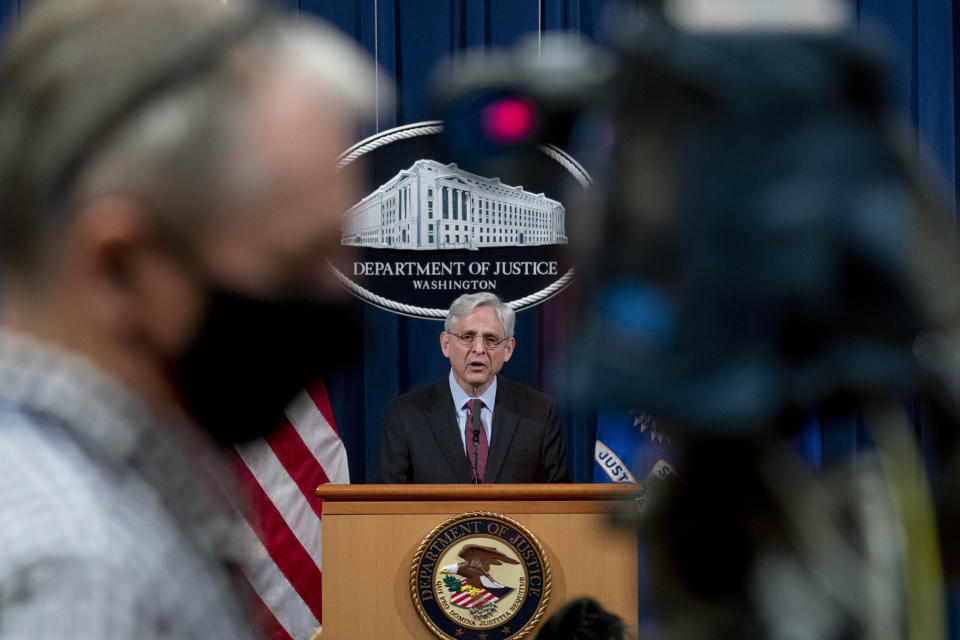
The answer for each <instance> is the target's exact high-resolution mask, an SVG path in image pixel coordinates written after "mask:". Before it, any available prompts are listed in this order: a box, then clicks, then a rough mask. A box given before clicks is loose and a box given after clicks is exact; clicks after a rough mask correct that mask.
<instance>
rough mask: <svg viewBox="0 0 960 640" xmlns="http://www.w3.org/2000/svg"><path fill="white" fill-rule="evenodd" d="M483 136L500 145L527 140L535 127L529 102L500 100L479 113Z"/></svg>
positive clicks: (531, 106) (512, 98)
mask: <svg viewBox="0 0 960 640" xmlns="http://www.w3.org/2000/svg"><path fill="white" fill-rule="evenodd" d="M481 122H482V126H483V133H484V135H485V136H486V137H487V138H489V139H490V140H492V141H494V142H497V143H501V144H515V143H517V142H522V141H524V140H526V139H527V138H529V137H530V136H531V135H532V134H533V131H534V129H535V127H536V124H537V118H536V111H535V110H534V108H533V105H532V104H531V103H530V101H529V100H523V99H522V98H514V97H510V98H502V99H500V100H497V101H496V102H493V103H491V104H488V105H487V106H485V107H484V108H483V111H482V112H481Z"/></svg>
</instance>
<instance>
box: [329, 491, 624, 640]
mask: <svg viewBox="0 0 960 640" xmlns="http://www.w3.org/2000/svg"><path fill="white" fill-rule="evenodd" d="M632 489H633V490H634V491H635V487H633V488H632ZM317 494H318V495H319V496H321V497H322V498H323V499H324V503H323V549H322V550H321V553H322V560H323V634H322V638H323V640H365V639H368V638H369V639H371V640H372V639H380V638H384V639H391V640H393V639H397V640H403V639H415V640H426V639H429V638H434V637H435V636H434V635H433V634H432V633H431V632H430V631H429V630H428V629H427V627H426V626H425V625H424V623H423V621H422V620H421V619H420V616H419V615H418V614H417V612H416V610H415V609H414V606H413V602H412V601H411V598H410V568H411V563H412V562H413V556H414V554H415V553H416V551H417V548H418V547H419V545H420V542H421V541H422V540H423V538H424V537H425V536H426V535H427V534H428V533H429V532H430V531H431V530H432V529H433V528H434V527H436V526H437V525H438V524H440V523H441V522H443V521H444V520H445V519H447V518H448V517H450V516H453V515H457V514H461V513H468V512H471V511H491V512H495V513H500V514H503V515H505V516H507V517H509V518H512V519H514V520H516V521H518V522H519V523H520V524H522V525H524V526H525V527H527V528H528V529H529V530H530V531H531V533H533V534H534V535H535V536H536V537H537V538H538V539H539V540H540V543H541V544H542V545H543V547H544V551H545V552H546V554H547V559H548V560H549V562H550V569H551V572H552V581H553V584H552V594H551V596H550V604H549V607H548V609H547V611H546V613H545V614H544V619H545V618H546V617H548V616H549V615H550V614H551V613H553V612H554V611H555V610H556V609H557V608H558V607H559V606H561V605H562V604H563V603H565V602H567V601H569V600H570V599H572V598H575V597H578V596H583V595H589V596H591V597H593V598H594V599H596V600H598V601H599V602H600V603H601V604H602V605H603V606H604V607H605V608H607V609H608V610H610V611H613V612H614V613H616V614H618V615H620V616H621V617H622V618H623V619H624V620H625V621H626V622H627V623H628V624H629V625H630V626H631V628H634V631H636V629H635V627H636V618H637V544H636V539H635V537H634V536H632V535H630V534H628V533H626V532H623V531H619V530H615V529H612V528H611V527H610V526H609V525H608V518H607V515H606V514H607V513H608V512H609V511H610V510H611V508H612V507H613V506H614V502H615V501H618V500H624V499H628V496H629V495H632V494H631V488H627V487H623V486H617V485H592V484H588V485H480V486H471V485H323V486H321V487H319V488H318V489H317ZM528 637H533V636H532V635H531V636H528ZM491 640H493V638H492V637H491Z"/></svg>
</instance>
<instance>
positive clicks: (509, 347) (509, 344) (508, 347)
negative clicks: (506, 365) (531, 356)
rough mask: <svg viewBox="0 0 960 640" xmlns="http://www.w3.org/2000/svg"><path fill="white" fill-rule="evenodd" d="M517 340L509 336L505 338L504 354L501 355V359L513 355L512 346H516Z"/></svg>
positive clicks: (504, 359)
mask: <svg viewBox="0 0 960 640" xmlns="http://www.w3.org/2000/svg"><path fill="white" fill-rule="evenodd" d="M516 344H517V341H516V339H515V338H510V339H509V340H507V344H506V354H505V355H504V356H503V361H504V362H506V361H507V360H509V359H510V356H512V355H513V347H514V346H516Z"/></svg>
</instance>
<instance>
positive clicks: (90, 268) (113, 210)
mask: <svg viewBox="0 0 960 640" xmlns="http://www.w3.org/2000/svg"><path fill="white" fill-rule="evenodd" d="M67 255H68V256H69V260H70V262H71V267H72V269H73V272H74V275H73V276H72V278H71V279H72V281H73V282H72V283H71V284H72V286H73V288H74V289H75V291H76V296H77V297H78V299H77V300H75V306H77V308H80V309H84V310H85V311H84V313H86V315H87V317H88V321H89V322H90V323H91V325H92V328H93V329H94V330H95V331H98V332H100V334H101V335H102V336H103V337H110V338H112V339H113V340H115V341H119V342H122V343H126V344H128V345H132V344H135V345H136V346H137V347H144V346H147V347H149V348H151V349H154V350H157V351H158V352H160V353H164V354H171V353H175V352H176V351H177V350H178V349H179V348H181V347H182V345H183V343H184V342H185V341H186V340H187V339H188V337H189V335H190V334H191V333H192V331H193V329H194V325H195V323H196V322H197V316H198V315H199V312H200V306H201V305H202V300H201V296H200V295H199V293H198V291H197V287H196V283H195V282H194V278H193V277H192V276H191V274H190V273H189V272H188V271H187V268H186V267H185V266H184V265H183V264H182V263H181V262H180V261H179V260H178V259H177V258H176V257H175V256H173V255H172V254H171V253H170V252H168V251H165V250H162V249H161V248H159V247H158V244H157V242H156V227H155V223H154V221H153V218H152V216H151V215H150V213H149V212H148V211H147V210H146V208H145V207H144V206H142V205H141V204H140V203H139V202H137V201H136V200H134V199H131V198H124V197H107V198H98V199H95V200H92V201H90V202H89V203H87V204H86V205H84V206H83V208H82V209H81V210H80V211H79V212H78V214H77V216H76V218H75V220H74V223H73V224H72V228H71V232H70V240H69V249H68V251H67Z"/></svg>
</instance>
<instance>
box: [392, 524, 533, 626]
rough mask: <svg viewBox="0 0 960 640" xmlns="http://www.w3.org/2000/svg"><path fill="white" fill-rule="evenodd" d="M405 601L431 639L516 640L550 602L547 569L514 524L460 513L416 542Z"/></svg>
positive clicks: (529, 536) (521, 529)
mask: <svg viewBox="0 0 960 640" xmlns="http://www.w3.org/2000/svg"><path fill="white" fill-rule="evenodd" d="M410 595H411V597H412V598H413V606H414V608H415V609H416V610H417V613H418V614H420V617H421V618H422V619H423V622H424V624H426V625H427V627H428V628H429V629H430V630H431V631H432V632H433V633H434V635H436V636H437V637H438V638H445V639H448V640H494V639H496V640H504V639H507V640H509V639H514V638H523V637H525V636H526V635H527V634H529V633H530V632H531V631H532V630H533V628H534V627H535V626H536V625H537V623H538V622H539V621H540V618H541V617H542V616H543V612H544V610H545V609H546V608H547V604H548V602H549V600H550V565H549V563H548V562H547V556H546V554H545V553H544V552H543V547H542V546H541V545H540V542H539V540H537V539H536V537H534V535H533V534H532V533H530V531H528V530H527V529H526V528H525V527H524V526H523V525H521V524H520V523H519V522H516V521H515V520H511V519H510V518H507V517H506V516H502V515H500V514H497V513H489V512H473V513H464V514H462V515H458V516H454V517H452V518H449V519H447V520H445V521H444V522H441V523H440V524H439V525H438V526H437V527H436V528H435V529H434V530H433V531H431V532H430V533H429V534H427V536H426V537H425V538H424V539H423V542H421V543H420V547H419V548H418V549H417V553H416V555H415V556H414V559H413V564H412V565H411V567H410Z"/></svg>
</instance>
